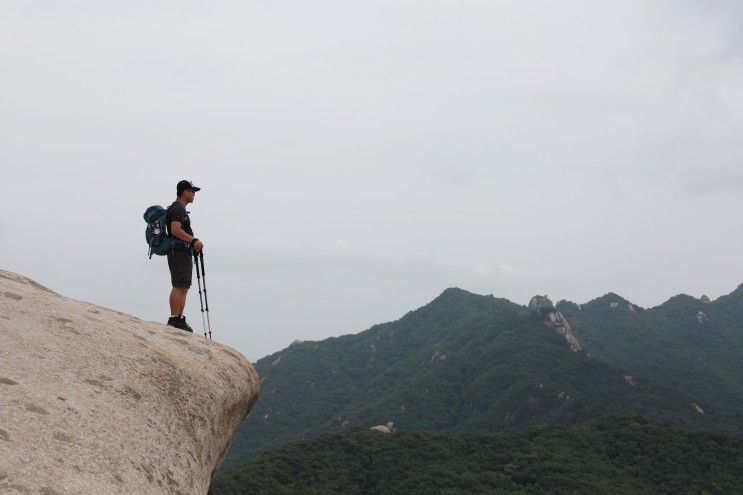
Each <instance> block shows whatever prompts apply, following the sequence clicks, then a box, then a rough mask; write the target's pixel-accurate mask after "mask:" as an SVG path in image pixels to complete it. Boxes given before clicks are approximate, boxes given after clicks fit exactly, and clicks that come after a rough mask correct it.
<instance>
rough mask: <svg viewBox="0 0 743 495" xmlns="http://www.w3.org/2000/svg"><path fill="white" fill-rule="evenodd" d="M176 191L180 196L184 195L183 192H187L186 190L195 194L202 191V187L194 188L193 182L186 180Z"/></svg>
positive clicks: (180, 183) (179, 184) (181, 182)
mask: <svg viewBox="0 0 743 495" xmlns="http://www.w3.org/2000/svg"><path fill="white" fill-rule="evenodd" d="M175 189H176V191H177V192H178V196H180V195H181V194H183V191H185V190H186V189H190V190H192V191H193V192H197V191H200V190H201V188H200V187H196V186H194V185H193V182H191V181H190V180H185V179H184V180H182V181H180V182H179V183H178V185H177V186H176V188H175Z"/></svg>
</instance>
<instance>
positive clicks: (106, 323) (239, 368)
mask: <svg viewBox="0 0 743 495" xmlns="http://www.w3.org/2000/svg"><path fill="white" fill-rule="evenodd" d="M259 392H260V381H259V379H258V375H257V373H256V372H255V369H254V368H253V366H252V364H251V363H250V362H248V360H247V359H245V358H244V357H243V356H242V355H240V354H239V353H238V352H236V351H234V350H233V349H231V348H229V347H227V346H224V345H221V344H218V343H216V342H213V341H210V340H206V339H204V337H202V336H199V335H196V334H191V333H186V332H183V331H180V330H177V329H174V328H172V327H167V326H165V325H163V324H160V323H154V322H147V321H142V320H140V319H138V318H135V317H132V316H129V315H126V314H123V313H119V312H116V311H112V310H109V309H105V308H101V307H98V306H95V305H93V304H89V303H85V302H80V301H74V300H71V299H67V298H65V297H62V296H60V295H59V294H56V293H54V292H52V291H50V290H49V289H47V288H45V287H43V286H41V285H39V284H38V283H36V282H34V281H32V280H30V279H28V278H26V277H23V276H20V275H16V274H14V273H10V272H6V271H2V270H0V492H2V493H44V494H46V495H54V494H66V493H75V494H77V493H90V494H100V493H127V494H130V493H173V494H184V495H186V494H188V495H191V494H206V493H207V491H208V488H209V483H210V480H211V475H212V473H213V472H214V471H216V469H217V468H218V466H219V464H220V463H221V461H222V458H223V457H224V455H225V454H226V452H227V449H228V447H229V444H230V442H231V440H232V437H233V435H234V433H235V431H236V430H237V427H238V425H239V424H240V423H241V422H242V420H243V419H244V418H245V417H246V416H247V415H248V413H249V411H250V410H251V408H252V407H253V405H254V404H255V402H256V400H257V398H258V394H259Z"/></svg>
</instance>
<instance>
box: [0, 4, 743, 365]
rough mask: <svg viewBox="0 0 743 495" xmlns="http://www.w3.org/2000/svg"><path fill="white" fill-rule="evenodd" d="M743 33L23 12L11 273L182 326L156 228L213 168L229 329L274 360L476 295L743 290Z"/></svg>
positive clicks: (595, 11) (198, 206)
mask: <svg viewBox="0 0 743 495" xmlns="http://www.w3.org/2000/svg"><path fill="white" fill-rule="evenodd" d="M741 25H743V7H742V6H741V4H740V3H739V2H732V1H731V2H725V1H717V2H714V1H713V2H683V1H681V2H670V1H659V2H632V1H627V2H626V1H622V2H619V1H616V2H602V1H590V2H589V1H584V2H547V1H542V2H521V1H518V2H517V1H493V0H488V1H467V0H456V1H453V0H452V1H430V2H421V1H417V2H413V1H404V0H395V1H371V2H370V1H365V2H356V1H348V0H344V1H335V0H333V1H324V2H300V1H275V2H247V1H224V2H192V1H178V2H174V1H173V2H166V1H163V2H156V3H155V4H153V3H152V2H141V1H128V2H100V1H87V0H85V1H83V0H77V1H66V2H56V1H34V2H27V1H21V0H18V1H13V0H10V1H4V2H2V3H0V76H1V77H0V110H1V111H0V166H1V167H2V177H3V179H4V185H5V187H4V189H3V203H2V204H3V215H2V216H0V247H2V253H3V261H2V264H0V266H1V267H2V268H4V269H9V270H12V271H16V272H20V273H23V274H25V275H28V276H31V277H33V278H34V279H36V280H38V281H39V282H41V283H44V284H46V285H48V286H50V287H52V288H53V289H55V290H57V291H59V292H61V293H62V294H64V295H67V296H70V297H74V298H78V299H84V300H89V301H91V302H95V303H98V304H101V305H104V306H108V307H112V308H115V309H119V310H123V311H126V312H129V313H132V314H135V315H138V316H140V317H143V318H147V319H153V320H162V321H165V319H167V316H168V315H167V312H168V311H167V294H168V291H169V280H168V274H167V266H166V263H165V261H164V260H163V259H153V260H152V261H149V260H147V259H146V257H145V251H146V246H145V244H144V240H143V239H144V235H143V230H144V222H143V220H142V217H141V215H142V213H143V211H144V209H145V208H146V207H147V206H149V205H151V204H158V203H160V204H167V203H169V202H170V201H172V200H173V197H174V189H175V184H176V182H177V181H178V180H179V179H181V178H189V179H193V180H194V182H195V183H197V184H199V185H201V186H202V187H203V188H204V189H203V191H201V192H200V193H198V194H197V201H196V203H195V204H193V205H191V207H190V211H191V212H192V221H193V224H194V228H195V230H196V234H197V235H198V236H199V237H200V238H202V239H203V240H204V241H205V242H206V245H207V249H206V256H207V258H206V262H207V277H208V278H207V282H208V288H209V295H210V303H211V304H210V306H211V310H212V322H213V329H214V331H215V338H217V339H219V340H220V341H222V342H225V343H227V344H230V345H233V346H235V347H236V348H237V349H239V350H240V351H241V352H243V353H244V354H245V355H246V356H248V357H249V358H251V359H256V358H259V357H262V356H263V355H266V354H268V353H270V352H274V351H276V350H279V349H281V348H283V347H284V346H286V345H288V344H289V343H290V342H291V341H293V340H295V339H303V340H306V339H319V338H324V337H328V336H332V335H339V334H343V333H355V332H358V331H361V330H363V329H365V328H367V327H369V326H370V325H372V324H374V323H379V322H383V321H388V320H391V319H395V318H397V317H399V316H401V315H402V314H404V313H405V312H407V311H408V310H410V309H413V308H415V307H417V306H420V305H423V304H425V303H426V302H428V301H429V300H430V299H432V298H433V297H435V296H436V295H437V294H438V293H440V292H441V291H442V290H443V289H445V288H446V287H450V286H459V287H462V288H464V289H467V290H471V291H474V292H479V293H494V294H496V295H498V296H502V297H507V298H509V299H512V300H514V301H516V302H520V303H526V302H527V301H528V298H529V297H530V296H532V295H534V294H537V293H539V294H549V295H550V296H551V297H553V298H554V299H560V298H567V299H571V300H575V301H576V302H585V301H586V300H588V299H590V298H593V297H597V296H600V295H602V294H604V293H606V292H608V291H615V292H619V293H621V294H622V295H624V296H625V297H627V298H628V299H631V300H632V301H633V302H635V303H637V304H640V305H643V306H652V305H656V304H659V303H661V302H663V301H664V300H665V299H667V298H668V297H670V296H672V295H674V294H676V293H678V292H688V293H691V294H693V295H697V296H699V295H701V294H702V293H707V294H709V295H710V296H711V297H717V296H719V295H721V294H724V293H727V292H729V291H731V290H732V289H734V288H735V287H736V286H737V285H738V284H739V283H740V282H742V281H743V254H741V253H743V249H742V248H743V233H742V232H743V229H741V221H740V218H739V217H740V214H739V212H740V208H739V206H740V203H741V199H742V195H743V140H742V139H741V136H743V92H742V91H741V89H740V88H741V87H743V34H741V33H743V31H741V30H740V26H741ZM197 296H198V295H197V293H196V292H195V291H193V292H192V293H191V295H190V300H189V304H188V307H187V316H188V317H189V319H190V320H191V322H192V324H193V323H196V324H197V325H198V327H199V328H200V326H201V322H200V315H199V311H198V297H197ZM197 325H194V326H197Z"/></svg>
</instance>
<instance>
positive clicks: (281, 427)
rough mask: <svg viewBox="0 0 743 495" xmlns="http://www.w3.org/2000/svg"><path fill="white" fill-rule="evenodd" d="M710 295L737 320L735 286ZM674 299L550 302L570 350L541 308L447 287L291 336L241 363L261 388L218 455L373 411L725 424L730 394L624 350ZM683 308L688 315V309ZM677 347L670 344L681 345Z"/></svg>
mask: <svg viewBox="0 0 743 495" xmlns="http://www.w3.org/2000/svg"><path fill="white" fill-rule="evenodd" d="M682 300H685V299H683V298H682ZM718 301H722V302H720V311H719V313H718V312H717V311H714V312H713V313H714V318H713V319H711V320H710V321H714V322H722V321H733V322H738V321H741V320H738V319H737V318H736V317H734V316H729V317H726V318H723V317H722V316H721V315H722V314H723V313H725V314H728V313H730V314H734V315H740V316H741V318H743V297H741V298H734V299H726V298H720V299H718ZM718 301H715V303H717V302H718ZM677 302H678V301H675V298H674V299H671V300H669V302H668V303H666V304H670V305H671V306H670V307H669V308H667V311H665V313H664V310H656V309H655V308H654V309H652V310H645V309H643V308H641V307H639V306H636V305H633V304H631V303H630V302H629V301H626V300H624V299H623V298H621V297H620V296H618V295H616V294H607V295H606V296H602V298H598V299H595V300H593V301H591V302H589V303H587V304H584V305H582V306H578V305H576V304H574V303H571V302H567V301H562V302H560V303H558V304H557V310H559V312H560V313H561V314H563V315H564V316H565V318H566V319H567V321H569V322H570V325H571V326H572V328H573V331H574V333H575V335H576V336H577V338H578V340H579V341H580V344H581V345H582V346H583V351H580V352H573V351H572V350H571V349H570V347H569V346H568V343H566V341H565V339H564V338H563V336H561V335H559V334H558V333H556V332H555V331H554V330H555V329H554V328H552V329H550V328H548V326H549V322H546V321H545V319H544V315H541V316H540V315H539V314H537V313H536V312H534V311H531V310H530V309H528V308H527V307H525V306H522V305H519V304H515V303H513V302H511V301H508V300H506V299H498V298H495V297H493V296H483V295H477V294H472V293H469V292H467V291H464V290H462V289H457V288H450V289H447V290H445V291H444V292H443V293H442V294H441V295H439V296H438V297H437V298H435V299H434V300H433V301H432V302H431V303H429V304H427V305H425V306H423V307H421V308H419V309H417V310H415V311H411V312H408V313H407V314H406V315H405V316H403V317H402V318H401V319H400V320H397V321H394V322H390V323H384V324H380V325H375V326H373V327H371V328H370V329H368V330H366V331H364V332H361V333H359V334H355V335H345V336H342V337H335V338H330V339H326V340H323V341H319V342H301V343H295V344H292V345H291V346H289V347H288V348H286V349H284V350H282V351H280V352H277V353H274V354H272V355H270V356H266V357H264V358H263V359H261V360H259V361H258V362H256V363H255V366H256V368H257V370H258V372H259V374H260V376H261V378H262V387H263V394H262V397H261V400H260V402H259V403H258V404H257V406H256V408H255V410H254V413H253V414H252V415H251V416H250V418H248V420H247V421H246V422H245V423H243V425H242V426H241V428H240V431H239V432H238V435H237V436H236V438H235V440H234V442H233V446H232V449H231V451H230V454H229V455H228V458H227V460H226V461H225V464H224V467H225V469H228V468H229V467H231V466H234V465H236V464H237V463H239V462H241V461H243V460H245V459H248V458H251V457H253V456H255V455H256V454H257V453H259V452H261V451H263V450H265V449H267V448H270V447H273V446H278V445H281V444H283V443H285V442H287V441H291V440H295V439H299V438H307V437H310V436H314V435H316V434H319V433H321V432H326V431H338V430H343V429H347V428H352V427H368V426H372V425H374V424H386V423H387V422H393V423H395V425H397V427H398V428H399V429H400V430H401V431H414V430H416V431H419V430H447V429H451V430H471V429H486V430H501V429H504V428H511V427H526V426H533V425H540V424H552V423H571V424H572V423H577V422H581V421H585V420H590V419H593V418H595V417H599V416H603V415H606V414H611V413H616V412H620V411H629V412H633V413H637V414H641V415H643V416H646V417H648V418H652V419H657V420H663V421H668V422H671V423H673V424H678V425H686V426H694V427H697V428H705V429H715V430H718V431H723V432H732V433H738V432H740V430H741V425H743V422H741V421H738V416H737V415H736V414H737V413H736V412H735V409H732V410H731V406H732V405H734V404H735V403H734V402H732V401H731V402H719V403H714V402H710V401H709V400H707V399H710V398H711V397H710V394H709V393H707V394H702V393H701V388H702V387H701V385H700V386H699V387H697V386H695V387H688V386H683V385H684V384H683V383H682V384H681V385H682V386H679V383H677V382H676V381H673V380H669V379H668V377H667V376H666V375H665V374H664V373H658V372H654V370H653V366H645V367H642V366H640V365H639V364H638V363H637V362H636V360H634V359H631V358H632V344H631V341H634V342H635V343H636V342H637V341H638V340H642V339H641V338H640V337H638V336H640V335H651V336H654V335H656V334H658V332H657V331H656V330H655V329H656V328H659V327H658V323H657V322H656V321H655V320H654V318H653V316H654V315H656V313H657V312H658V311H660V313H657V314H668V315H674V317H676V316H678V317H679V318H680V319H681V320H683V321H684V322H687V320H688V316H689V314H690V313H689V311H686V310H685V312H683V315H676V313H675V309H673V308H675V307H676V304H677ZM689 304H690V303H689V302H688V301H686V302H684V303H683V304H681V305H682V306H684V307H686V306H688V305H689ZM699 304H703V303H702V302H701V300H700V302H699ZM704 304H707V303H704ZM725 305H727V306H725ZM723 306H724V307H725V308H727V309H726V310H725V311H722V308H723ZM663 307H664V306H663V305H662V306H661V307H660V308H663ZM687 309H688V308H687ZM687 313H688V314H687ZM630 315H631V316H630ZM646 315H647V316H646ZM692 316H693V317H694V318H693V322H694V323H696V322H697V320H696V314H694V315H692ZM602 318H606V319H607V321H603V320H602ZM599 323H601V324H599ZM687 323H688V322H687ZM627 324H629V325H628V326H627ZM696 324H697V325H699V323H696ZM625 327H626V328H625ZM737 328H740V327H737ZM601 329H605V330H601ZM622 329H624V330H622ZM558 330H559V329H558ZM602 331H604V332H607V334H608V335H609V336H610V337H611V340H612V342H616V343H617V345H619V344H622V345H623V346H624V347H623V348H622V349H620V350H619V351H617V352H614V351H611V350H610V349H609V347H607V346H604V347H602V346H600V345H597V344H596V342H597V341H600V340H601V337H600V335H601V332H602ZM725 332H727V333H726V335H727V334H730V335H733V336H734V337H735V338H739V337H741V335H743V332H740V331H738V330H735V329H732V328H729V329H728V330H726V331H725ZM658 338H660V337H658ZM623 339H624V340H623ZM733 340H735V339H733ZM625 344H626V345H625ZM685 345H686V344H684V342H679V343H677V344H675V347H674V346H671V347H670V348H672V349H673V348H677V349H678V352H682V351H683V352H688V349H686V347H684V346H685ZM655 347H656V346H655V345H647V343H645V344H644V348H647V349H654V348H655ZM687 347H688V346H687ZM684 349H686V351H684ZM737 349H738V350H737V352H738V354H739V355H740V349H741V348H740V347H737ZM740 357H743V356H740ZM644 359H646V360H648V359H649V358H648V356H645V357H644ZM650 360H651V361H652V359H650ZM672 361H673V360H672ZM674 362H675V361H674ZM656 367H660V368H662V367H663V365H662V363H657V366H656ZM725 370H727V371H726V372H727V373H729V374H730V375H731V376H729V377H727V379H730V380H734V379H735V378H736V377H738V378H741V380H740V382H741V383H743V376H741V375H743V373H741V372H740V370H739V369H738V370H737V371H736V370H734V369H728V368H725ZM703 378H704V379H706V380H712V379H713V378H714V377H712V376H706V375H705V377H703ZM720 379H722V378H720ZM713 385H714V384H713V383H707V384H706V386H707V387H710V386H713ZM729 388H731V389H733V388H734V387H732V386H731V387H729ZM701 397H703V398H701ZM741 397H743V393H741ZM712 398H713V397H712Z"/></svg>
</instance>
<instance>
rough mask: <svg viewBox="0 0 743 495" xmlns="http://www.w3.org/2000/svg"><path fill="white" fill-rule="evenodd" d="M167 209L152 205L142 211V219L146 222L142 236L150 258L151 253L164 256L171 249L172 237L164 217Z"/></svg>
mask: <svg viewBox="0 0 743 495" xmlns="http://www.w3.org/2000/svg"><path fill="white" fill-rule="evenodd" d="M167 213H168V210H166V209H165V208H163V207H162V206H160V205H154V206H150V207H149V208H147V210H146V211H145V212H144V221H145V222H147V229H145V231H144V237H145V239H146V240H147V245H148V246H149V252H148V253H147V254H149V256H150V259H152V255H153V254H157V255H159V256H164V255H166V254H168V252H169V251H170V250H171V249H173V238H172V237H170V236H169V235H168V227H167V222H166V221H165V217H166V216H167Z"/></svg>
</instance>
